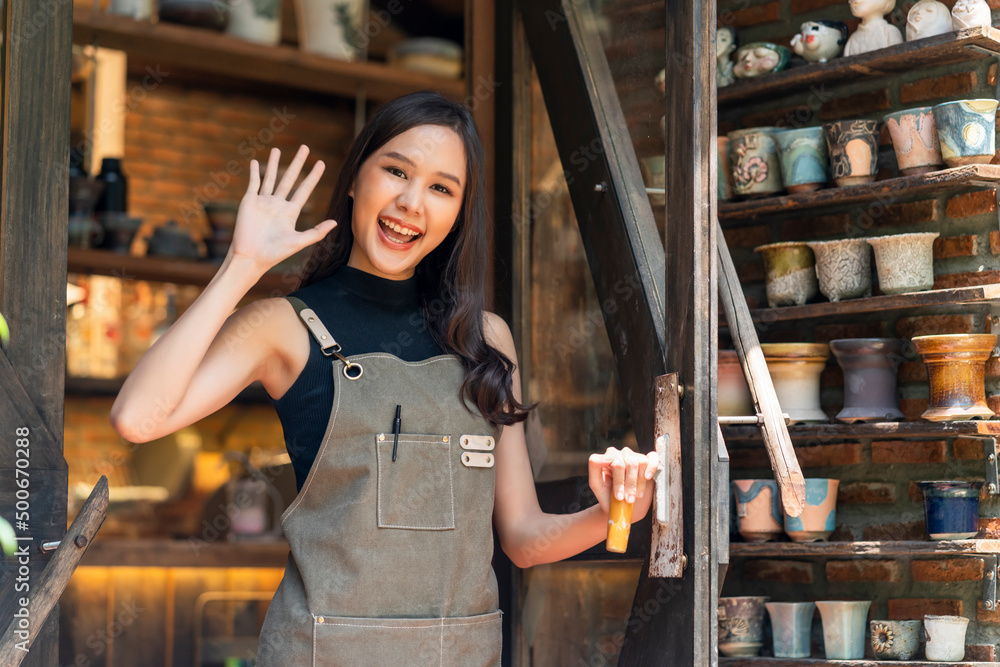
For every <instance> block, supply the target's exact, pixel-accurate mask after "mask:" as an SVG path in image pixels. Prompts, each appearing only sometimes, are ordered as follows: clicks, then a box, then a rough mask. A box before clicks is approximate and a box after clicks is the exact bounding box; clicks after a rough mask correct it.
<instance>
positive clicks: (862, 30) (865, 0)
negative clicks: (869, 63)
mask: <svg viewBox="0 0 1000 667" xmlns="http://www.w3.org/2000/svg"><path fill="white" fill-rule="evenodd" d="M848 2H849V4H850V5H851V13H852V14H854V15H855V16H857V17H858V18H859V19H861V25H859V26H858V28H857V30H855V31H854V34H853V35H851V36H850V37H849V38H848V39H847V46H845V47H844V55H845V56H856V55H858V54H859V53H868V52H869V51H875V50H877V49H884V48H885V47H887V46H893V45H895V44H902V43H903V33H901V32H900V31H899V28H897V27H896V26H894V25H892V24H891V23H889V22H888V21H886V20H885V15H886V14H888V13H889V12H891V11H892V10H893V9H895V7H896V0H848Z"/></svg>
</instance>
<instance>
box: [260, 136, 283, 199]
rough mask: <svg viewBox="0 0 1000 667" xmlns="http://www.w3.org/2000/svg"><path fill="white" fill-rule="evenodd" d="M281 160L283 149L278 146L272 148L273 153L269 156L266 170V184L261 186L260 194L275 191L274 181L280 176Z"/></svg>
mask: <svg viewBox="0 0 1000 667" xmlns="http://www.w3.org/2000/svg"><path fill="white" fill-rule="evenodd" d="M280 160H281V151H279V150H278V149H277V148H272V149H271V154H270V155H268V157H267V168H266V169H265V170H264V184H263V185H262V186H261V189H260V194H262V195H269V194H273V193H274V181H275V180H276V179H277V177H278V162H279V161H280Z"/></svg>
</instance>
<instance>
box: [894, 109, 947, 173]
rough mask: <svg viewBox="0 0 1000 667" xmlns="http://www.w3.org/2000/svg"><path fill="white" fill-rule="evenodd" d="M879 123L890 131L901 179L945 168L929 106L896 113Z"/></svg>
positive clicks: (932, 114)
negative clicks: (882, 123) (883, 124)
mask: <svg viewBox="0 0 1000 667" xmlns="http://www.w3.org/2000/svg"><path fill="white" fill-rule="evenodd" d="M882 120H883V121H885V126H886V127H887V128H888V129H889V137H890V138H892V149H893V150H894V151H895V152H896V166H897V167H899V174H900V175H901V176H916V175H918V174H926V173H928V172H931V171H935V170H937V169H941V168H942V167H943V166H944V159H943V158H942V157H941V144H940V143H939V142H938V134H937V126H936V125H935V124H934V113H933V112H932V111H931V107H919V108H917V109H905V110H903V111H897V112H895V113H890V114H886V115H885V116H883V117H882Z"/></svg>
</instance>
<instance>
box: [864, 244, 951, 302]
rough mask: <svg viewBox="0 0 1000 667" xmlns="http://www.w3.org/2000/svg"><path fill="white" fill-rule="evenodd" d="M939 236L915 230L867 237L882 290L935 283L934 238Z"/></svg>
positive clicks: (913, 289) (923, 287)
mask: <svg viewBox="0 0 1000 667" xmlns="http://www.w3.org/2000/svg"><path fill="white" fill-rule="evenodd" d="M938 236H939V234H938V233H937V232H918V233H914V234H894V235H892V236H876V237H874V238H870V239H868V243H870V244H871V246H872V248H874V249H875V270H876V272H877V273H878V286H879V289H881V290H882V293H883V294H903V293H904V292H922V291H924V290H929V289H931V288H932V287H934V239H936V238H937V237H938Z"/></svg>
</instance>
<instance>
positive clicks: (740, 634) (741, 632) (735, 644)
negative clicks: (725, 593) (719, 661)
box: [719, 596, 768, 657]
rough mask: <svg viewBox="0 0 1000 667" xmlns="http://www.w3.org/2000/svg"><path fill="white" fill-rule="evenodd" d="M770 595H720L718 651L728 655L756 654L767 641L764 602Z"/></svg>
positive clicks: (745, 655) (744, 655)
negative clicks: (729, 596)
mask: <svg viewBox="0 0 1000 667" xmlns="http://www.w3.org/2000/svg"><path fill="white" fill-rule="evenodd" d="M767 600H768V598H766V597H758V596H744V597H732V598H719V652H720V653H722V654H723V655H725V656H727V657H749V656H754V655H757V652H758V651H760V647H761V646H763V645H764V641H763V636H764V603H765V602H767Z"/></svg>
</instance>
